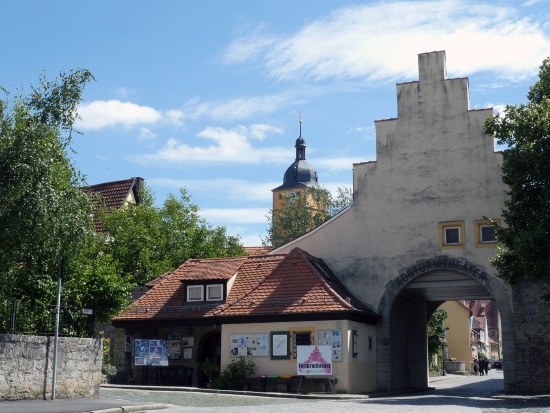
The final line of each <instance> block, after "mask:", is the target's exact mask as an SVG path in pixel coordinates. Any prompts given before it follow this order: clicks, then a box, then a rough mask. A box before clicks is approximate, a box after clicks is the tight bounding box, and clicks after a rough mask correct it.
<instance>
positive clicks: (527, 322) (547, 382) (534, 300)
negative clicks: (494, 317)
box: [503, 283, 550, 394]
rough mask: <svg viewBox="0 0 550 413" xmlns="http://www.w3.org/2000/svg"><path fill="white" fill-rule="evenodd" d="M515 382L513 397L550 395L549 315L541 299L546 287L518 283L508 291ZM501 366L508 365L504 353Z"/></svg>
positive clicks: (546, 303) (546, 291) (549, 312)
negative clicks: (513, 346) (513, 332)
mask: <svg viewBox="0 0 550 413" xmlns="http://www.w3.org/2000/svg"><path fill="white" fill-rule="evenodd" d="M512 291H513V293H512V297H513V304H514V327H515V334H516V342H515V344H516V364H517V382H516V389H514V390H513V392H514V393H519V394H548V393H550V311H548V305H549V303H548V302H545V301H544V300H543V299H542V298H541V296H542V295H543V294H548V293H550V288H549V287H548V286H547V285H541V284H532V283H521V284H517V285H514V286H513V288H512ZM503 359H504V366H506V363H507V362H508V359H507V356H506V353H504V358H503Z"/></svg>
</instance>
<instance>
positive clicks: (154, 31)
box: [0, 0, 550, 246]
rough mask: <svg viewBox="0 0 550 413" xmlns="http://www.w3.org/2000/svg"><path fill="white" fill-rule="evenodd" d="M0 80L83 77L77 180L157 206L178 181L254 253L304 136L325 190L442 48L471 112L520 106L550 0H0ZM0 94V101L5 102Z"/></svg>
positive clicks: (546, 41)
mask: <svg viewBox="0 0 550 413" xmlns="http://www.w3.org/2000/svg"><path fill="white" fill-rule="evenodd" d="M2 3H3V4H2V7H1V9H0V10H1V16H2V24H0V38H1V39H2V40H3V42H2V46H3V47H2V52H1V54H0V62H1V65H0V86H2V87H3V88H5V89H7V90H8V91H10V92H12V93H15V92H16V90H21V89H22V90H23V91H27V92H28V91H30V86H31V85H37V84H38V81H39V78H40V76H41V74H44V75H45V76H46V77H47V78H54V77H56V76H57V75H58V74H59V73H60V72H62V71H69V70H74V69H89V70H90V71H91V72H92V74H93V76H94V78H95V81H93V82H92V83H90V84H88V85H87V86H86V89H85V91H84V95H83V101H82V103H81V104H80V107H79V114H80V116H81V120H80V121H79V122H78V123H77V129H78V130H79V131H80V132H82V135H77V136H75V137H74V140H73V149H74V153H71V154H70V156H71V157H72V158H73V161H74V164H75V165H76V167H77V168H78V169H79V170H80V171H81V172H82V173H83V174H84V175H85V176H86V179H87V182H88V184H90V185H94V184H98V183H102V182H109V181H116V180H121V179H128V178H130V177H136V176H139V177H142V178H144V179H145V183H146V184H147V185H148V186H149V187H150V188H151V189H152V190H153V191H154V193H155V195H156V199H157V203H158V204H159V205H160V204H161V203H162V202H163V201H164V200H165V199H166V197H167V195H168V194H169V193H172V194H176V195H177V194H179V190H180V188H186V189H187V191H188V193H189V195H190V196H191V200H192V202H193V203H194V204H196V205H198V206H199V207H200V215H201V216H202V217H203V218H204V219H205V220H206V221H207V222H208V223H209V224H211V225H213V226H217V225H221V226H225V227H227V233H228V234H229V235H239V236H240V237H241V240H242V242H243V244H244V245H245V246H258V245H261V242H262V238H265V236H266V231H267V228H268V225H269V223H268V219H267V215H268V212H269V210H270V208H271V204H272V192H271V190H272V189H273V188H275V187H277V186H279V185H281V184H282V183H283V182H282V179H283V174H284V172H285V171H286V169H287V168H288V166H290V165H291V164H292V163H293V162H294V159H295V149H294V144H295V141H296V139H297V138H298V136H299V120H300V117H301V119H302V120H303V123H302V136H303V138H304V139H305V140H306V143H307V149H306V158H307V160H308V162H309V163H310V164H311V165H312V166H313V167H314V168H315V169H317V171H318V175H319V183H320V185H321V186H322V187H325V188H326V189H328V190H330V191H335V190H336V188H338V187H349V188H351V187H352V185H353V182H352V181H353V163H356V162H366V161H373V160H376V150H375V132H374V121H375V120H378V119H388V118H393V117H396V116H397V101H396V88H395V85H396V83H401V82H410V81H415V80H418V54H420V53H425V52H431V51H440V50H445V51H446V61H447V75H448V77H449V78H454V77H468V78H469V85H470V108H472V109H477V108H485V107H493V108H494V110H495V112H497V111H502V110H503V108H504V107H505V105H507V104H521V103H525V102H526V94H527V92H528V90H529V86H530V85H532V84H533V83H534V82H535V81H536V80H537V75H538V68H539V66H540V65H541V64H542V61H543V59H544V58H546V57H549V56H550V0H527V1H511V0H503V1H498V0H497V1H494V0H493V1H490V2H489V1H484V0H475V1H468V0H457V1H453V0H449V1H407V2H402V1H356V2H346V1H329V0H277V1H258V0H246V1H245V0H216V1H214V0H201V1H191V0H163V1H155V2H153V1H143V0H109V1H107V0H93V1H91V0H88V1H85V0H82V1H74V0H70V1H69V0H65V1H63V0H56V1H54V0H35V1H31V0H18V1H8V0H4V1H3V2H2ZM3 98H5V95H4V96H3Z"/></svg>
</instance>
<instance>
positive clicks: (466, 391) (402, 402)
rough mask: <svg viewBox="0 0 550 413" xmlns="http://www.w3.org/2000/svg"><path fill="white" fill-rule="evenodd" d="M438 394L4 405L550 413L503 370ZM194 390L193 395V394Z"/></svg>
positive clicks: (111, 392) (154, 396) (135, 393)
mask: <svg viewBox="0 0 550 413" xmlns="http://www.w3.org/2000/svg"><path fill="white" fill-rule="evenodd" d="M430 385H431V386H432V387H434V389H433V390H428V391H422V392H403V393H399V394H392V395H388V394H371V395H368V396H369V397H367V396H366V395H337V396H336V397H333V396H332V395H330V398H325V397H327V396H323V395H316V396H314V398H306V399H302V398H299V399H297V398H294V397H289V396H295V395H280V396H281V397H259V396H248V395H243V394H240V393H238V392H236V393H234V394H217V393H208V392H203V391H199V390H197V389H189V388H188V389H185V391H167V390H161V389H159V388H154V389H151V388H149V389H146V390H144V389H140V390H138V389H129V388H127V387H121V386H109V387H107V386H105V387H102V389H101V394H100V398H98V399H71V400H55V401H49V400H48V401H46V400H42V401H40V400H36V401H17V402H8V401H6V402H0V413H65V412H67V413H69V412H70V413H83V412H99V411H101V412H104V413H118V412H129V411H134V412H135V411H137V412H148V413H182V412H220V411H223V412H224V413H231V412H239V413H247V412H258V411H261V412H262V413H281V412H296V411H299V412H303V413H309V412H311V413H313V412H315V413H319V412H346V413H354V412H369V413H390V412H391V413H405V412H407V413H410V412H419V413H432V412H434V413H435V412H437V413H462V412H480V413H495V412H498V413H520V412H521V413H527V412H529V413H541V412H545V413H546V412H547V413H550V395H546V396H531V397H528V396H521V397H520V396H506V395H504V394H503V376H502V371H501V370H492V371H491V372H490V373H489V375H488V376H482V377H472V376H454V375H448V376H445V377H441V378H434V379H432V380H431V381H430ZM192 390H194V391H192Z"/></svg>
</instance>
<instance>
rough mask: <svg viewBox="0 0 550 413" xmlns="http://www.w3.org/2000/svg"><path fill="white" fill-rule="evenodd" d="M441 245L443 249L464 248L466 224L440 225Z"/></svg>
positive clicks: (442, 223)
mask: <svg viewBox="0 0 550 413" xmlns="http://www.w3.org/2000/svg"><path fill="white" fill-rule="evenodd" d="M439 244H440V248H441V249H450V248H463V247H464V222H463V221H452V222H451V221H449V222H440V223H439Z"/></svg>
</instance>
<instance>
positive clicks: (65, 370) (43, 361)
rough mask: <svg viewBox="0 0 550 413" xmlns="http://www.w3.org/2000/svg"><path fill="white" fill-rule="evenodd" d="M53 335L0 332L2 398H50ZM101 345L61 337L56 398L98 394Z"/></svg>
mask: <svg viewBox="0 0 550 413" xmlns="http://www.w3.org/2000/svg"><path fill="white" fill-rule="evenodd" d="M53 354H54V338H53V337H43V336H19V335H11V334H0V401H3V400H32V399H49V398H51V392H52V365H53ZM102 355H103V353H102V344H101V340H98V339H87V338H72V337H61V338H59V341H58V349H57V369H56V386H55V389H56V398H58V399H68V398H76V397H98V396H99V386H100V384H101V362H102Z"/></svg>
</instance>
